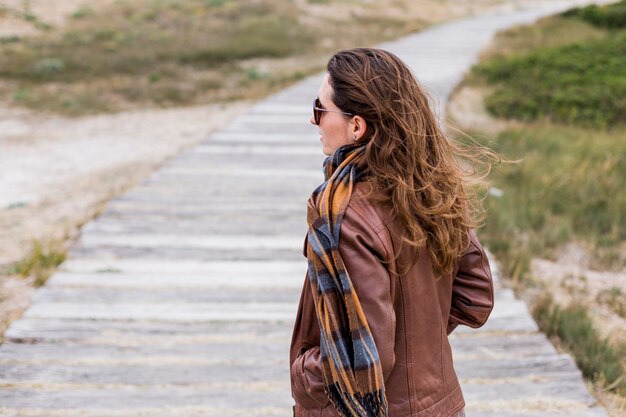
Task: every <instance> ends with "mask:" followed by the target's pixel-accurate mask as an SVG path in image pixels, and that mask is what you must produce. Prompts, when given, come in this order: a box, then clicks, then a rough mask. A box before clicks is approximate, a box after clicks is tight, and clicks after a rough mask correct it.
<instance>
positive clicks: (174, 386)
mask: <svg viewBox="0 0 626 417" xmlns="http://www.w3.org/2000/svg"><path fill="white" fill-rule="evenodd" d="M548 12H549V11H548V10H547V9H546V10H541V11H534V12H516V13H511V14H508V15H501V16H493V15H492V16H483V17H477V18H473V19H467V20H463V21H459V22H454V23H450V24H445V25H441V26H437V27H434V28H432V29H430V30H427V31H425V32H422V33H420V34H416V35H412V36H409V37H407V38H404V39H401V40H399V41H395V42H391V43H388V44H385V45H382V46H383V47H385V48H387V49H390V50H392V51H394V52H396V53H397V54H399V55H400V56H401V57H402V58H404V59H405V60H406V61H407V62H408V63H409V64H411V65H412V66H413V68H414V70H415V72H416V74H417V75H418V78H419V79H420V81H422V82H423V83H425V84H426V85H427V86H428V88H429V89H430V90H431V91H432V92H433V94H434V95H436V96H437V97H438V99H439V101H440V102H441V103H442V104H443V103H445V100H446V98H447V96H448V94H449V93H450V91H451V90H452V88H453V87H454V85H455V84H456V83H457V82H458V81H459V80H460V79H461V77H462V74H463V72H464V71H465V70H466V69H467V68H468V66H469V65H470V64H471V63H472V62H473V60H474V59H475V56H476V53H477V52H478V50H480V49H481V48H483V47H484V46H485V44H486V43H487V42H488V41H489V39H490V38H491V37H492V35H493V33H494V31H496V30H499V29H502V28H504V27H507V26H510V25H513V24H516V23H522V22H528V21H532V20H533V19H535V18H536V17H538V16H540V15H542V14H547V13H548ZM320 80H321V76H316V77H312V78H310V79H307V80H305V81H304V82H301V83H299V84H297V85H295V86H293V87H292V88H289V89H286V90H284V91H282V92H280V93H279V94H276V95H274V96H271V97H269V98H268V99H266V100H263V101H261V102H259V103H258V104H257V105H255V106H254V107H253V108H252V109H251V110H250V111H249V112H248V113H246V114H244V115H242V116H241V117H239V118H238V119H237V120H236V121H235V122H233V123H232V124H231V125H230V126H229V127H228V128H226V129H224V130H223V131H220V132H218V133H216V134H213V135H212V136H211V137H210V138H208V139H207V140H206V142H204V143H203V144H201V145H199V146H197V147H195V148H193V149H191V150H189V151H187V152H185V153H183V154H181V155H179V156H178V157H176V158H174V159H172V160H170V161H169V162H167V163H166V164H165V165H164V166H163V167H162V169H160V170H159V171H158V172H155V173H154V174H153V175H152V176H151V177H150V178H149V179H148V180H146V181H145V182H143V183H142V184H141V185H140V186H138V187H136V188H135V189H133V190H132V191H130V192H129V193H128V194H126V195H124V196H122V197H119V198H116V199H115V200H113V201H111V202H110V204H109V205H108V207H107V209H106V211H105V212H104V213H103V214H102V216H100V217H99V218H98V219H97V220H95V221H94V222H92V223H90V224H88V225H87V226H85V228H84V230H83V233H82V237H81V238H80V240H79V242H78V243H77V245H76V246H75V247H74V248H73V249H72V251H71V254H70V257H69V260H68V261H67V262H65V264H64V265H63V266H62V268H61V270H60V271H59V272H57V273H56V274H54V275H53V276H52V277H51V278H50V280H49V281H48V283H47V284H46V286H45V287H44V288H41V289H40V290H39V291H38V292H37V294H36V297H35V299H34V302H33V304H32V306H31V307H30V308H29V309H28V310H27V311H26V312H25V314H24V316H23V317H22V318H21V319H20V320H18V321H16V322H14V323H13V324H12V326H11V327H10V328H9V329H8V330H7V332H6V334H5V340H6V341H5V343H4V344H3V345H2V346H1V347H0V384H1V386H2V390H1V391H0V416H50V417H53V416H64V417H70V416H88V417H96V416H97V417H108V416H118V417H131V416H219V417H228V416H242V417H252V416H263V417H265V416H267V417H269V416H285V417H286V416H290V415H291V405H292V400H291V397H290V387H289V370H288V348H289V341H290V335H291V328H292V324H293V320H294V317H295V314H296V307H297V303H298V300H299V293H300V289H301V288H302V285H303V283H304V273H305V269H306V263H305V260H304V258H303V257H302V254H301V249H302V244H303V239H304V234H305V232H306V224H305V223H306V222H305V202H306V199H307V198H308V196H309V194H310V192H311V191H312V190H313V189H314V188H315V186H317V185H318V184H319V182H320V181H321V178H322V177H321V175H322V174H321V163H322V161H323V155H322V153H321V147H320V144H319V142H318V140H317V134H316V133H317V129H315V128H314V127H312V126H310V125H309V124H308V117H309V114H310V112H311V108H310V107H311V105H310V103H311V101H312V98H313V97H315V96H316V93H317V88H318V85H319V82H320ZM451 342H452V345H453V349H454V353H455V367H456V369H457V371H458V374H459V376H460V377H461V380H462V385H463V389H464V392H465V397H466V401H467V415H468V416H473V417H479V416H480V417H496V416H497V417H509V416H515V417H531V416H542V417H545V416H548V417H553V416H568V417H592V416H593V417H606V413H605V411H604V410H603V409H602V408H600V407H598V406H597V405H595V404H594V400H593V398H592V397H591V396H590V395H589V394H588V392H587V390H586V388H585V385H584V383H583V380H582V378H581V374H580V372H579V371H578V370H577V368H576V366H575V365H574V363H573V362H572V360H571V358H570V357H569V356H567V355H561V354H558V353H557V352H556V351H555V349H554V348H553V347H552V345H551V344H550V343H549V342H548V341H547V340H546V338H545V337H544V336H543V334H541V333H540V332H539V331H538V329H537V326H536V325H535V323H534V322H533V320H532V318H531V317H530V315H529V314H528V311H527V308H526V306H525V305H524V303H523V302H521V301H519V300H516V299H515V297H514V296H513V294H512V292H511V291H510V290H507V289H503V288H500V287H499V286H498V290H497V299H496V307H495V309H494V312H493V313H492V317H491V319H490V320H489V322H488V324H487V325H486V326H484V327H483V328H482V329H480V330H478V331H476V330H470V329H465V328H457V330H456V331H455V332H454V334H453V335H452V336H451Z"/></svg>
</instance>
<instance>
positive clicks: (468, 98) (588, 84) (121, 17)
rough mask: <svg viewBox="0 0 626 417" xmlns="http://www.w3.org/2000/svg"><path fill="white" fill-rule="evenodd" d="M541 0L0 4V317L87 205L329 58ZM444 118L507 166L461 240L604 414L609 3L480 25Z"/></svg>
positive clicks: (608, 315)
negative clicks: (467, 240)
mask: <svg viewBox="0 0 626 417" xmlns="http://www.w3.org/2000/svg"><path fill="white" fill-rule="evenodd" d="M549 3H551V2H550V1H539V0H526V1H524V0H517V1H515V0H508V1H507V0H422V1H419V2H416V1H409V0H385V1H374V0H343V1H342V0H254V1H235V0H186V1H182V0H181V1H176V0H135V1H130V0H128V1H125V0H101V1H98V2H86V1H82V0H62V1H61V0H58V1H57V0H30V1H27V0H0V268H1V269H0V330H4V329H5V328H6V326H7V325H8V324H10V323H11V322H12V321H13V320H15V319H16V318H18V317H19V316H20V315H21V314H22V312H23V311H24V309H25V308H26V307H28V305H30V302H31V298H32V295H33V294H34V292H35V290H36V288H38V287H40V286H42V285H45V282H46V279H47V278H48V277H49V276H50V274H51V273H52V272H53V271H54V269H55V268H56V266H58V265H59V264H60V263H61V262H63V260H64V259H65V257H66V253H67V249H68V247H69V246H70V245H71V244H72V242H73V241H74V240H75V238H76V236H78V233H79V232H80V228H81V227H82V226H83V225H84V224H85V223H87V222H89V221H90V220H91V219H93V218H94V217H96V216H97V215H98V214H99V213H100V212H101V211H102V209H103V207H104V205H105V204H106V202H107V201H109V200H110V199H111V198H112V197H114V196H117V195H120V194H121V193H123V192H125V191H126V190H128V189H129V188H131V187H132V186H133V185H135V184H137V183H138V182H139V181H141V180H142V179H144V178H146V177H147V175H148V174H150V173H151V172H153V171H154V170H155V169H157V168H158V167H159V166H160V165H161V164H162V163H163V162H164V161H165V160H167V158H170V157H172V156H174V155H176V154H178V153H180V152H181V151H183V150H184V149H187V148H189V147H190V146H193V145H194V144H197V143H199V142H200V141H201V140H203V139H206V137H207V136H208V135H209V133H211V132H213V131H215V130H218V129H219V128H221V127H223V126H225V125H227V124H228V123H229V121H231V120H232V119H233V118H234V117H235V116H237V115H240V114H242V113H244V112H245V111H246V110H247V109H248V108H249V107H250V106H251V105H252V104H253V103H254V102H255V101H256V100H259V99H261V98H263V97H266V96H268V95H269V94H271V93H274V92H276V91H279V90H281V89H282V88H285V87H286V86H288V85H290V84H293V83H294V82H296V81H299V80H302V79H304V78H306V77H307V76H309V75H312V74H316V73H318V72H320V71H322V70H323V69H324V65H325V63H326V61H327V59H328V57H329V56H330V55H331V54H332V53H333V52H335V51H337V50H339V49H342V48H348V47H354V46H372V45H375V44H378V43H381V42H384V41H388V40H392V39H396V38H399V37H402V36H403V35H407V34H410V33H413V32H418V31H420V30H423V29H426V28H428V27H430V26H432V25H435V24H438V23H443V22H447V21H451V20H455V19H460V18H463V17H469V16H473V15H476V14H479V13H484V12H488V11H489V12H490V11H498V10H499V11H503V12H505V11H507V10H509V11H512V10H516V9H520V8H527V7H533V6H535V5H536V6H540V5H542V4H549ZM571 3H572V4H574V3H577V2H575V1H572V2H571ZM579 3H584V2H579ZM587 3H588V2H587ZM433 47H436V45H433ZM418 76H419V74H418ZM446 113H447V125H448V127H449V135H450V136H451V137H453V138H456V139H458V140H461V141H464V140H467V137H466V136H465V135H462V134H460V133H459V131H461V132H465V133H469V134H470V135H471V137H472V138H474V139H475V140H477V141H479V142H481V143H482V144H484V145H487V146H489V147H491V148H493V149H494V150H496V151H497V152H499V153H500V154H501V155H503V156H504V157H505V158H507V159H510V160H519V161H520V162H519V163H516V164H501V165H499V166H496V167H494V170H493V171H492V173H491V175H490V176H489V188H488V189H486V191H485V192H484V198H485V200H484V203H485V205H486V208H487V210H488V211H487V217H486V221H485V226H484V228H483V229H482V230H481V231H480V236H481V240H483V241H484V243H485V244H486V245H487V246H488V247H489V248H490V250H491V251H492V252H493V253H494V254H495V256H496V258H497V260H498V261H499V263H500V264H501V266H502V270H503V274H504V278H506V280H507V283H508V285H510V286H511V287H513V288H514V289H515V290H516V293H517V294H518V296H520V297H522V298H523V299H524V300H526V301H527V303H528V305H529V306H531V307H532V311H533V315H534V317H535V319H536V320H537V322H538V323H539V325H540V327H541V328H542V330H543V331H544V332H546V334H548V335H549V336H550V337H551V338H552V339H553V341H554V343H555V344H557V346H559V348H562V349H564V350H566V351H568V352H572V354H573V355H574V357H575V359H576V361H577V364H578V365H579V367H580V368H581V369H582V371H583V373H584V375H585V377H586V378H587V380H588V382H589V384H590V385H589V386H590V387H591V389H592V391H593V392H594V393H595V395H596V396H597V398H599V399H600V400H601V401H602V403H603V404H604V405H605V406H606V407H607V410H608V411H609V414H610V415H612V416H618V415H624V414H623V413H626V379H625V377H624V369H625V368H626V187H625V185H626V184H625V183H626V160H625V158H626V1H612V2H609V1H603V2H598V5H595V6H588V7H578V8H572V9H570V10H568V11H566V12H564V13H559V14H557V15H554V16H550V17H547V18H544V19H541V20H540V21H538V22H536V23H534V24H532V25H525V26H518V27H514V28H511V29H508V30H505V31H503V32H501V33H499V34H498V35H497V36H496V38H495V39H494V40H493V42H492V44H491V45H490V47H489V48H488V49H487V50H484V51H483V53H482V54H481V56H480V59H479V62H478V63H476V65H475V66H474V67H473V68H471V70H470V71H468V72H467V74H466V76H465V78H464V80H463V81H462V82H461V83H460V84H459V85H458V86H457V87H456V88H455V90H454V93H453V95H452V97H451V98H450V100H449V102H448V105H447V112H446ZM303 123H307V120H303Z"/></svg>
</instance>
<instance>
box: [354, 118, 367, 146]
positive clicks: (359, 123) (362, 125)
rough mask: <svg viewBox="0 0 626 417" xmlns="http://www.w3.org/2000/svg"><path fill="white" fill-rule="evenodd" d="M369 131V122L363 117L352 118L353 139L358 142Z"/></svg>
mask: <svg viewBox="0 0 626 417" xmlns="http://www.w3.org/2000/svg"><path fill="white" fill-rule="evenodd" d="M365 131H367V122H366V121H365V119H364V118H362V117H361V116H354V117H353V118H352V139H353V140H354V141H355V142H356V141H358V140H359V139H361V138H362V137H363V135H365Z"/></svg>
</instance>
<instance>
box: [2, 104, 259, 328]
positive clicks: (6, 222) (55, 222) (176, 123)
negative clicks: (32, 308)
mask: <svg viewBox="0 0 626 417" xmlns="http://www.w3.org/2000/svg"><path fill="white" fill-rule="evenodd" d="M249 105H250V103H247V102H237V103H232V104H228V105H210V106H201V107H192V108H179V109H170V110H146V111H137V112H126V113H120V114H115V115H103V116H96V117H86V118H81V119H65V118H61V117H55V116H47V115H40V114H34V113H32V112H29V111H26V110H22V109H13V108H7V107H4V108H2V107H0V190H2V192H1V193H0V230H1V233H0V266H2V265H4V266H6V265H8V264H10V263H12V262H15V261H18V260H20V259H22V258H23V257H24V256H25V255H26V254H27V253H28V251H29V250H30V248H31V247H32V241H33V240H39V241H44V242H46V241H49V240H54V241H61V242H64V245H69V244H71V242H72V241H73V240H74V238H75V237H76V236H77V234H78V232H79V229H80V227H81V226H82V224H84V223H85V222H87V221H89V220H90V219H92V218H93V217H94V216H96V215H97V214H98V213H99V211H100V210H101V209H102V207H103V205H104V204H105V203H106V202H107V201H108V200H109V199H110V198H112V197H113V196H115V195H119V194H121V193H123V192H124V191H125V190H127V189H128V188H129V187H131V186H132V185H133V184H136V183H137V182H138V181H140V180H142V179H143V178H146V177H147V175H148V174H149V173H150V172H152V171H153V170H154V169H156V168H158V166H159V165H160V164H161V163H162V162H163V161H164V160H166V159H167V158H169V157H172V156H174V155H176V154H178V153H179V152H181V151H182V150H183V149H185V148H187V147H189V146H191V145H194V144H196V143H198V142H200V141H202V140H203V139H206V137H207V136H208V135H209V133H210V132H212V131H214V130H216V129H219V128H220V127H223V126H225V125H226V124H227V123H228V122H229V121H230V120H231V119H232V118H233V117H234V116H236V115H238V114H241V113H243V112H245V110H246V109H247V108H248V107H249ZM33 291H34V287H33V285H32V279H26V280H24V279H22V278H19V277H14V276H13V277H12V276H7V275H6V274H5V275H4V276H2V274H0V333H2V332H3V331H4V328H5V327H6V326H7V325H8V324H9V323H10V322H11V321H12V320H14V319H15V318H17V317H19V316H20V314H21V312H22V311H23V309H24V308H26V307H28V305H29V303H30V297H31V296H32V293H33Z"/></svg>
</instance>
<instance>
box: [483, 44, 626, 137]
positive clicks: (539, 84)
mask: <svg viewBox="0 0 626 417" xmlns="http://www.w3.org/2000/svg"><path fill="white" fill-rule="evenodd" d="M473 73H474V74H475V75H477V76H478V77H482V78H484V79H486V80H487V82H489V83H491V84H494V85H495V86H496V88H495V91H494V92H493V93H492V94H490V95H489V96H488V97H487V98H486V102H485V104H486V107H487V109H488V110H489V111H490V112H491V113H492V114H494V115H495V116H498V117H503V118H509V119H518V120H522V121H533V120H537V119H542V118H549V119H551V120H553V121H555V122H561V123H568V124H573V125H578V126H583V127H589V128H602V129H611V128H614V127H615V126H617V125H625V124H626V32H620V33H619V34H618V35H615V36H611V37H607V38H606V39H604V40H591V41H587V42H581V43H579V44H574V45H567V46H563V47H556V48H545V49H538V50H536V51H534V52H531V53H528V54H526V55H523V56H509V57H497V58H494V59H492V60H489V61H486V62H484V63H481V64H479V65H477V66H475V67H474V69H473Z"/></svg>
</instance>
